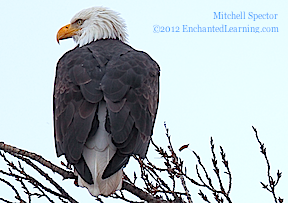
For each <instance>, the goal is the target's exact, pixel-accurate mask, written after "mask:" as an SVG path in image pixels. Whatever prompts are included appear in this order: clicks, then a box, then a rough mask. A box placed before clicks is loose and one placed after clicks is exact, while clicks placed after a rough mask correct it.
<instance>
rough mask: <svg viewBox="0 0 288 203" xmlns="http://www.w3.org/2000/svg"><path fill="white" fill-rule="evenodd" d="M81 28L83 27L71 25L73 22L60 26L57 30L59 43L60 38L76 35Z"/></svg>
mask: <svg viewBox="0 0 288 203" xmlns="http://www.w3.org/2000/svg"><path fill="white" fill-rule="evenodd" d="M79 30H81V28H75V27H74V26H71V24H68V25H65V26H63V27H61V28H60V30H59V31H58V32H57V37H56V39H57V42H58V44H59V40H62V39H67V38H71V37H72V36H74V35H76V33H77V31H79Z"/></svg>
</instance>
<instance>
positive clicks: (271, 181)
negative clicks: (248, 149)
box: [252, 126, 284, 203]
mask: <svg viewBox="0 0 288 203" xmlns="http://www.w3.org/2000/svg"><path fill="white" fill-rule="evenodd" d="M252 128H253V130H254V132H255V136H256V139H257V141H258V143H259V145H260V152H261V153H262V154H263V155H264V158H265V160H266V164H267V177H268V183H269V185H268V184H264V183H263V182H260V183H261V185H262V186H263V188H264V189H266V190H267V191H269V192H271V194H272V195H273V198H274V201H275V203H278V202H279V203H282V202H283V201H284V199H282V198H280V197H278V199H277V195H276V192H275V188H276V186H277V184H278V183H279V180H280V178H281V176H282V173H281V172H280V171H279V170H278V171H277V180H276V181H274V179H273V177H272V176H271V174H270V170H271V168H270V162H269V160H268V156H267V151H266V147H264V143H262V142H261V141H260V139H259V137H258V133H257V130H256V128H254V126H252Z"/></svg>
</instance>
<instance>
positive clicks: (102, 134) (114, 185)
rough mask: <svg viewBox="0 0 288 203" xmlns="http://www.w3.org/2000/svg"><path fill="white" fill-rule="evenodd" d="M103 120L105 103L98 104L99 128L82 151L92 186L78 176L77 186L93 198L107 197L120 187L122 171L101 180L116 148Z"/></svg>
mask: <svg viewBox="0 0 288 203" xmlns="http://www.w3.org/2000/svg"><path fill="white" fill-rule="evenodd" d="M105 119H106V104H105V102H100V104H99V108H98V120H99V128H98V130H97V132H96V134H95V135H94V136H92V137H91V138H88V140H87V142H86V144H85V146H84V149H83V157H84V160H85V162H86V163H87V165H88V168H89V169H90V171H91V173H92V178H93V182H94V184H89V183H87V182H85V181H84V180H83V179H82V178H81V176H80V175H78V184H79V186H82V187H86V188H87V189H88V190H89V192H90V193H91V195H93V196H98V195H99V194H102V195H105V196H108V195H110V194H111V193H113V192H115V191H116V190H119V189H121V186H122V177H123V171H122V169H120V170H119V171H118V172H116V173H114V174H113V175H111V176H110V177H108V178H105V179H102V175H103V172H104V170H105V168H106V166H107V165H108V163H109V161H110V159H111V158H112V157H113V155H114V154H115V152H116V148H115V146H114V144H113V143H112V142H111V135H110V134H109V133H108V132H107V131H106V130H105ZM76 173H77V172H76Z"/></svg>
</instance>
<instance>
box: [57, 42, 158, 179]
mask: <svg viewBox="0 0 288 203" xmlns="http://www.w3.org/2000/svg"><path fill="white" fill-rule="evenodd" d="M159 71H160V70H159V66H158V65H157V63H156V62H155V61H154V60H153V59H151V58H150V57H149V55H147V54H146V53H144V52H141V51H136V50H134V49H133V48H131V47H130V46H128V45H126V44H124V43H122V42H121V41H119V40H110V39H106V40H98V41H96V42H92V43H90V44H88V45H85V46H83V47H76V48H75V49H73V50H71V51H69V52H67V53H66V54H64V56H63V57H62V58H61V59H60V60H59V62H58V64H57V70H56V78H55V87H54V100H53V104H54V107H53V109H54V126H55V127H54V129H55V130H54V131H55V145H56V151H57V155H58V156H61V155H65V157H66V159H67V161H68V162H69V163H71V164H74V165H75V168H76V170H77V172H78V173H79V174H80V175H81V177H82V178H83V179H84V180H85V181H86V182H88V183H93V180H92V176H91V172H90V171H89V169H88V167H87V165H86V163H85V160H84V158H83V156H82V152H83V146H84V145H85V142H86V141H87V138H88V137H89V136H94V135H95V133H96V131H97V128H98V126H99V122H98V118H97V109H98V103H99V102H100V101H103V100H104V101H105V102H106V108H107V117H106V123H105V127H106V130H107V131H108V132H109V133H111V134H112V142H113V143H114V144H115V146H116V148H117V152H116V154H115V155H114V157H113V158H112V159H111V161H110V162H109V164H108V166H107V167H106V169H105V172H104V174H103V178H107V177H109V176H111V175H112V174H114V173H115V172H117V171H118V170H119V169H121V168H122V167H123V166H125V165H126V164H127V163H128V160H129V157H130V156H131V155H132V154H138V155H140V156H141V157H143V158H144V157H145V156H146V153H147V148H148V145H149V141H150V137H151V136H152V132H153V126H154V122H155V117H156V112H157V108H158V98H159V96H158V92H159Z"/></svg>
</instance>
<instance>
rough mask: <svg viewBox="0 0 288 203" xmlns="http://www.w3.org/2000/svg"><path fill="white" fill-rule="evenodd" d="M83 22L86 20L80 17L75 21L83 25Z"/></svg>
mask: <svg viewBox="0 0 288 203" xmlns="http://www.w3.org/2000/svg"><path fill="white" fill-rule="evenodd" d="M83 22H84V20H82V19H78V20H76V22H75V23H76V24H77V25H78V26H81V25H82V24H83Z"/></svg>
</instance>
